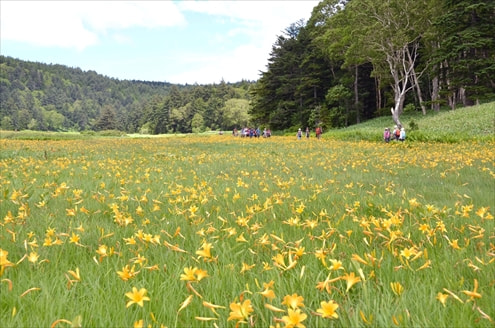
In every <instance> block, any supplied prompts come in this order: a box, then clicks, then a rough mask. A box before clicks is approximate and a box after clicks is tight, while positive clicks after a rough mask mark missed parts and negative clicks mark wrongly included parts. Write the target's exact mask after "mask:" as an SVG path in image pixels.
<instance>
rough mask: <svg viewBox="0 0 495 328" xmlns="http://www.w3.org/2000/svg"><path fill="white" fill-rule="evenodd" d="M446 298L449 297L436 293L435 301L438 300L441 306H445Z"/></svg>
mask: <svg viewBox="0 0 495 328" xmlns="http://www.w3.org/2000/svg"><path fill="white" fill-rule="evenodd" d="M448 297H449V294H444V293H441V292H438V294H437V297H436V299H437V300H439V301H440V303H442V305H443V306H445V302H447V298H448Z"/></svg>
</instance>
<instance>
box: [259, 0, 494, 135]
mask: <svg viewBox="0 0 495 328" xmlns="http://www.w3.org/2000/svg"><path fill="white" fill-rule="evenodd" d="M493 22H495V2H494V1H480V0H462V1H451V0H393V1H388V0H387V1H385V0H352V1H346V0H323V1H321V2H320V3H319V4H318V5H317V6H316V7H315V8H314V9H313V12H312V15H311V18H310V19H309V21H308V22H303V21H299V22H295V23H294V24H292V25H291V26H289V27H288V28H287V29H286V30H285V31H284V33H283V34H282V35H280V36H279V37H278V38H277V40H276V42H275V44H274V45H273V47H272V52H271V54H270V58H269V59H268V66H267V71H266V72H263V74H262V75H261V78H260V79H259V81H258V83H257V86H256V90H255V93H254V97H253V102H252V111H251V114H252V116H253V118H254V119H255V120H258V121H261V122H266V123H267V124H269V125H270V126H272V128H273V129H287V128H297V127H301V126H303V127H304V126H310V127H313V126H315V125H322V126H324V127H327V128H331V127H343V126H348V125H350V124H354V123H359V122H361V121H363V120H366V119H369V118H371V117H376V116H381V115H388V116H390V117H391V119H393V120H394V121H395V123H396V124H399V125H400V124H401V123H402V122H401V121H400V115H401V114H402V112H403V111H404V108H406V107H407V108H411V109H415V110H419V111H422V112H423V113H426V111H427V110H433V111H438V110H439V109H440V107H441V106H449V107H450V108H451V109H455V108H456V106H458V105H462V106H471V105H473V104H475V103H482V102H486V101H490V100H493V99H495V24H494V23H493Z"/></svg>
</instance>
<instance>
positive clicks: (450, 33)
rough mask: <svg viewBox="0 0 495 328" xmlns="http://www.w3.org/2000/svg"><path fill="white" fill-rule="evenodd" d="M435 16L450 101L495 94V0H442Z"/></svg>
mask: <svg viewBox="0 0 495 328" xmlns="http://www.w3.org/2000/svg"><path fill="white" fill-rule="evenodd" d="M441 2H442V12H443V14H442V15H440V16H438V18H437V19H435V24H434V33H433V37H434V40H433V42H435V43H436V44H437V47H436V48H435V51H434V53H433V56H434V58H435V62H436V65H435V68H436V69H437V74H438V76H439V77H440V83H441V86H443V90H445V93H446V96H447V99H448V104H449V105H450V106H451V108H453V109H454V108H455V107H456V104H457V102H462V103H463V105H472V104H473V103H476V102H479V100H480V99H487V98H492V97H493V96H494V94H495V92H494V90H495V24H494V22H495V2H494V1H483V0H461V1H453V0H442V1H441Z"/></svg>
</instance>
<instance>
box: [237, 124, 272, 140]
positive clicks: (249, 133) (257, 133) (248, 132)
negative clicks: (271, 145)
mask: <svg viewBox="0 0 495 328" xmlns="http://www.w3.org/2000/svg"><path fill="white" fill-rule="evenodd" d="M232 135H233V136H234V137H238V136H241V138H259V137H263V138H269V137H271V135H272V131H270V129H263V132H261V130H260V128H259V127H258V128H256V129H255V128H243V129H241V130H240V131H239V130H237V129H234V130H232Z"/></svg>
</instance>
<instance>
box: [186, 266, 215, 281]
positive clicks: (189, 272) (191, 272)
mask: <svg viewBox="0 0 495 328" xmlns="http://www.w3.org/2000/svg"><path fill="white" fill-rule="evenodd" d="M206 277H208V273H207V272H206V270H201V269H198V268H196V267H194V268H193V267H189V268H184V273H183V274H181V275H180V280H184V281H200V280H201V279H203V278H206Z"/></svg>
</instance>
